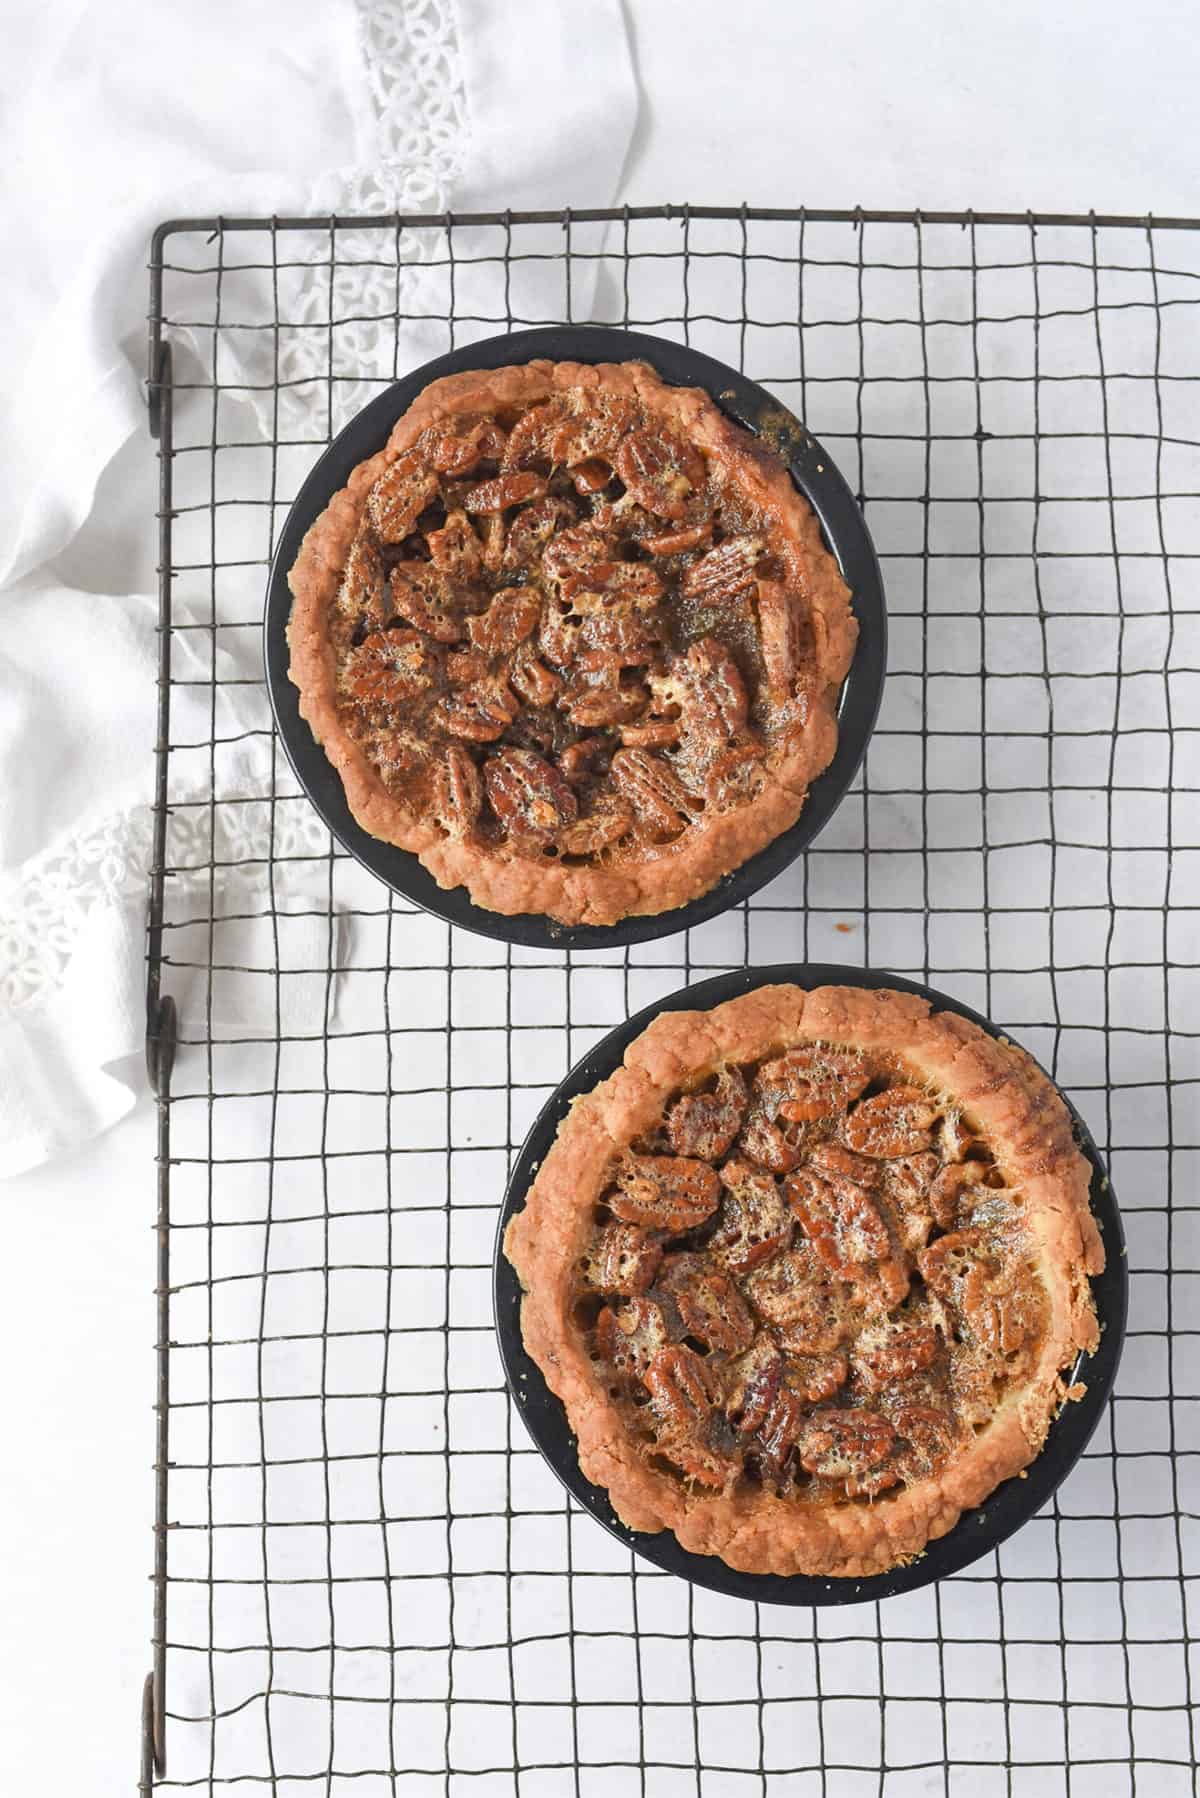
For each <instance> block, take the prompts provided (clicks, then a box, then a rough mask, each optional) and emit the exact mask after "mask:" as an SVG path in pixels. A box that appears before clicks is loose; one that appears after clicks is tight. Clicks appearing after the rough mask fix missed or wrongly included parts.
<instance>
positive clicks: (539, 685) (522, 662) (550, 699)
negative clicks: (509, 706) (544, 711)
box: [508, 645, 562, 706]
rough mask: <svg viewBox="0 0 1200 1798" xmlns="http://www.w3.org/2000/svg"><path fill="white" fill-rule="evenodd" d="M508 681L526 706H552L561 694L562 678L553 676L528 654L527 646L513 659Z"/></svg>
mask: <svg viewBox="0 0 1200 1798" xmlns="http://www.w3.org/2000/svg"><path fill="white" fill-rule="evenodd" d="M508 678H509V681H510V683H511V685H512V687H513V689H514V691H515V692H517V693H519V694H520V696H521V698H522V699H523V700H524V701H525V703H526V705H532V706H544V705H553V703H554V701H555V700H556V699H557V698H558V696H559V694H560V693H561V692H562V676H561V674H555V673H554V671H553V670H552V669H550V668H547V666H546V664H545V663H544V662H540V661H539V660H538V658H537V657H536V656H535V655H533V654H532V653H529V652H528V645H526V648H525V649H524V650H522V652H521V653H520V654H519V655H518V656H516V657H515V659H514V660H513V663H512V665H511V667H510V668H509V671H508Z"/></svg>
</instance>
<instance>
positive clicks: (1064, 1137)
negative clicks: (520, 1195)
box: [505, 986, 1104, 1577]
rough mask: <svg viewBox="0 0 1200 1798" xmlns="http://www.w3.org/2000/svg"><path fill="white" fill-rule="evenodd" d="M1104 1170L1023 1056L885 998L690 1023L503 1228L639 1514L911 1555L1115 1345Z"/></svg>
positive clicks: (574, 1138)
mask: <svg viewBox="0 0 1200 1798" xmlns="http://www.w3.org/2000/svg"><path fill="white" fill-rule="evenodd" d="M1088 1190H1089V1168H1088V1164H1087V1162H1086V1161H1085V1160H1084V1158H1083V1156H1082V1155H1081V1154H1080V1152H1079V1150H1078V1149H1077V1148H1076V1146H1075V1142H1074V1138H1073V1135H1072V1131H1071V1123H1070V1118H1069V1116H1068V1113H1067V1110H1066V1107H1065V1106H1064V1104H1063V1102H1062V1100H1061V1098H1060V1097H1059V1095H1058V1093H1057V1092H1056V1091H1055V1089H1054V1087H1053V1086H1052V1085H1051V1083H1050V1082H1049V1080H1047V1079H1046V1077H1045V1075H1044V1074H1042V1072H1041V1071H1040V1069H1038V1068H1037V1066H1036V1065H1035V1064H1034V1063H1033V1062H1032V1061H1031V1060H1030V1058H1029V1056H1027V1055H1026V1054H1025V1053H1024V1051H1023V1050H1021V1049H1018V1048H1016V1047H1015V1046H1014V1045H1013V1044H1011V1043H1008V1042H1004V1041H997V1040H996V1039H994V1038H993V1037H991V1036H989V1035H987V1034H986V1033H985V1032H984V1031H982V1030H980V1029H979V1028H978V1027H977V1026H976V1025H974V1024H971V1023H969V1022H968V1021H967V1020H965V1019H964V1018H961V1017H959V1016H957V1015H956V1014H954V1013H951V1012H938V1013H934V1012H932V1011H931V1009H930V1007H929V1005H928V1004H927V1003H926V1002H925V1001H924V1000H922V999H918V998H914V997H912V996H910V995H908V994H902V993H897V992H887V991H862V990H860V989H858V988H847V987H821V988H818V989H816V990H815V991H813V992H804V991H802V990H800V989H799V988H797V987H792V986H775V987H763V988H760V989H759V990H758V991H756V992H751V993H747V994H746V995H745V996H744V997H742V998H739V999H733V1000H730V1001H729V1002H728V1003H727V1004H724V1005H719V1006H717V1007H716V1008H715V1009H714V1010H712V1011H709V1012H686V1011H673V1012H666V1013H664V1014H663V1015H662V1016H660V1017H659V1018H657V1019H656V1020H655V1022H654V1023H653V1024H651V1026H650V1027H649V1029H648V1030H646V1031H645V1032H644V1033H643V1034H642V1035H641V1036H640V1037H638V1038H637V1040H636V1041H635V1042H634V1043H632V1044H631V1045H630V1047H629V1049H628V1050H627V1052H626V1055H625V1060H624V1065H623V1066H622V1067H621V1068H620V1069H619V1070H618V1071H617V1072H616V1073H615V1074H614V1075H613V1076H612V1077H611V1078H610V1079H608V1080H605V1081H604V1082H603V1083H602V1084H601V1085H599V1086H597V1087H596V1088H595V1089H594V1091H592V1092H590V1093H588V1094H586V1095H585V1096H584V1097H582V1098H580V1099H578V1100H576V1102H575V1104H574V1106H573V1107H572V1109H571V1112H570V1115H569V1116H568V1117H567V1119H566V1120H565V1121H564V1123H563V1125H562V1127H561V1129H560V1130H559V1133H558V1136H557V1138H556V1140H555V1143H554V1146H553V1148H552V1149H551V1151H550V1153H549V1154H548V1155H547V1157H546V1159H545V1161H544V1163H543V1164H542V1167H541V1169H540V1170H539V1172H538V1175H537V1177H536V1179H535V1180H534V1182H533V1185H532V1187H531V1188H530V1191H529V1194H528V1197H527V1200H526V1203H525V1207H524V1209H523V1210H522V1211H521V1212H519V1213H518V1214H517V1215H516V1216H515V1217H514V1218H513V1220H512V1222H511V1224H510V1225H509V1228H508V1231H507V1234H506V1237H505V1252H506V1253H507V1255H508V1258H509V1260H510V1261H511V1262H512V1264H513V1266H514V1267H515V1268H516V1270H517V1273H518V1275H519V1277H520V1280H521V1285H522V1287H523V1288H524V1292H525V1297H524V1300H523V1303H522V1312H521V1323H522V1333H523V1335H524V1339H525V1346H526V1348H527V1349H528V1351H529V1353H530V1355H531V1356H532V1357H533V1359H534V1360H535V1361H536V1362H537V1364H538V1366H539V1367H540V1368H541V1370H542V1372H543V1374H544V1375H545V1377H546V1381H547V1383H548V1384H549V1386H550V1387H551V1389H552V1390H553V1391H554V1392H556V1393H557V1394H558V1396H559V1398H560V1399H561V1400H562V1401H563V1404H564V1405H565V1407H566V1411H567V1416H568V1419H569V1421H570V1425H571V1428H572V1430H573V1431H574V1432H575V1435H576V1436H577V1438H578V1443H579V1463H580V1466H581V1468H582V1469H583V1472H584V1473H585V1474H586V1475H587V1477H588V1479H590V1480H592V1481H594V1482H595V1483H596V1484H597V1485H601V1486H605V1487H607V1488H608V1492H609V1495H610V1497H611V1499H612V1502H613V1505H614V1506H615V1508H616V1510H617V1513H618V1514H619V1516H621V1517H622V1518H623V1519H624V1520H625V1522H626V1523H627V1524H629V1525H630V1526H631V1527H632V1528H634V1529H639V1530H652V1531H653V1530H661V1529H671V1530H674V1532H675V1535H676V1536H677V1537H678V1539H679V1541H680V1542H681V1543H682V1545H683V1546H684V1547H685V1548H687V1549H691V1550H693V1551H695V1552H697V1553H701V1554H712V1555H719V1556H720V1557H721V1558H722V1559H723V1560H725V1561H727V1562H728V1563H729V1564H730V1566H732V1567H736V1568H739V1569H741V1570H743V1571H749V1572H758V1573H780V1574H788V1573H806V1574H820V1575H841V1576H849V1577H860V1576H862V1575H865V1574H871V1573H879V1572H882V1571H884V1570H885V1569H887V1568H889V1567H894V1566H896V1565H897V1564H899V1563H901V1562H903V1561H906V1560H909V1559H911V1558H912V1557H913V1556H915V1555H917V1554H919V1553H920V1551H921V1550H922V1549H923V1548H924V1546H925V1544H926V1543H927V1542H929V1541H930V1540H931V1538H933V1537H935V1536H940V1535H944V1534H945V1532H946V1531H947V1530H949V1529H951V1528H952V1527H953V1525H954V1524H955V1523H956V1522H957V1520H958V1517H959V1515H960V1513H961V1512H962V1511H963V1510H965V1509H966V1508H968V1507H969V1506H972V1505H977V1504H979V1503H981V1502H982V1501H983V1499H985V1498H986V1497H987V1496H988V1494H989V1493H990V1492H992V1491H993V1490H994V1489H995V1487H996V1486H997V1485H998V1484H999V1483H1000V1481H1002V1480H1005V1479H1008V1478H1010V1477H1011V1476H1012V1475H1013V1474H1016V1473H1018V1472H1019V1471H1020V1470H1021V1469H1022V1468H1023V1467H1025V1466H1027V1465H1028V1463H1029V1462H1030V1461H1032V1460H1033V1458H1034V1457H1035V1456H1036V1455H1037V1453H1038V1450H1039V1449H1040V1448H1041V1446H1042V1443H1043V1441H1044V1439H1045V1436H1046V1431H1047V1429H1048V1427H1049V1425H1050V1422H1051V1419H1052V1418H1053V1416H1054V1414H1055V1411H1056V1409H1057V1407H1058V1406H1059V1405H1060V1404H1061V1402H1062V1401H1063V1399H1064V1397H1069V1396H1077V1395H1078V1391H1079V1390H1080V1389H1078V1388H1068V1387H1067V1386H1066V1384H1065V1382H1064V1377H1063V1376H1064V1372H1065V1370H1068V1369H1069V1368H1070V1367H1071V1366H1072V1364H1073V1363H1074V1361H1075V1358H1076V1356H1077V1354H1078V1352H1079V1351H1080V1350H1081V1349H1091V1348H1094V1347H1095V1345H1096V1343H1097V1341H1098V1334H1097V1324H1096V1315H1095V1309H1094V1305H1093V1302H1092V1296H1091V1289H1090V1287H1089V1284H1088V1276H1089V1275H1090V1274H1094V1273H1098V1272H1099V1271H1100V1269H1101V1268H1102V1267H1103V1265H1104V1253H1103V1249H1102V1247H1101V1244H1100V1238H1099V1235H1098V1232H1097V1230H1096V1225H1095V1223H1094V1221H1093V1218H1092V1215H1091V1212H1090V1210H1089V1209H1088Z"/></svg>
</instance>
